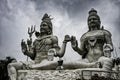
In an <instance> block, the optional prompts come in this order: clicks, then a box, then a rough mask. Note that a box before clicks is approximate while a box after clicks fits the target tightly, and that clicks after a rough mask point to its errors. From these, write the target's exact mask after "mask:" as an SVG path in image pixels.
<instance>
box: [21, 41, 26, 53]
mask: <svg viewBox="0 0 120 80" xmlns="http://www.w3.org/2000/svg"><path fill="white" fill-rule="evenodd" d="M21 48H22V52H23V53H25V52H26V51H27V44H26V43H25V41H24V40H23V39H22V42H21Z"/></svg>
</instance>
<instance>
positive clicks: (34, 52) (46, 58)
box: [8, 14, 69, 80]
mask: <svg viewBox="0 0 120 80" xmlns="http://www.w3.org/2000/svg"><path fill="white" fill-rule="evenodd" d="M52 29H53V28H52V22H51V18H50V16H48V14H45V15H44V16H43V18H42V22H41V25H40V32H36V33H35V35H36V37H37V38H36V39H35V41H34V42H32V38H31V36H32V34H33V33H34V32H35V27H34V28H33V27H31V29H30V28H28V34H29V37H30V39H28V40H27V44H26V43H25V42H24V41H23V40H22V42H21V47H22V52H23V53H24V55H27V56H28V57H30V58H31V59H32V61H27V62H17V63H11V64H9V65H8V72H9V76H10V79H11V80H16V79H17V70H19V69H23V68H24V69H30V68H32V67H31V66H34V68H32V69H37V68H38V67H39V65H38V64H40V65H43V64H44V63H48V64H49V62H51V61H52V60H53V57H54V56H55V57H59V58H61V57H63V55H64V53H65V48H66V43H67V42H68V40H69V36H67V35H66V36H65V38H64V41H63V44H62V47H61V48H60V47H59V46H58V38H57V36H54V35H53V33H52V32H53V31H52ZM49 67H50V68H52V66H49ZM56 67H57V66H56Z"/></svg>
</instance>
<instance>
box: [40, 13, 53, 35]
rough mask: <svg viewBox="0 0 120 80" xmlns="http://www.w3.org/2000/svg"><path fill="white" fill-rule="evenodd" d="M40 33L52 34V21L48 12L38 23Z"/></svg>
mask: <svg viewBox="0 0 120 80" xmlns="http://www.w3.org/2000/svg"><path fill="white" fill-rule="evenodd" d="M40 32H41V34H48V35H50V34H52V22H51V18H50V16H48V14H44V16H43V18H42V22H41V25H40Z"/></svg>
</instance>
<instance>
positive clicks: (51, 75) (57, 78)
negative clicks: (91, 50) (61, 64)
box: [18, 68, 103, 80]
mask: <svg viewBox="0 0 120 80" xmlns="http://www.w3.org/2000/svg"><path fill="white" fill-rule="evenodd" d="M92 71H94V72H92ZM96 73H97V74H98V75H99V76H100V75H101V74H102V73H103V72H101V70H100V69H96V68H95V69H94V68H92V69H91V68H86V69H75V70H18V80H80V79H81V80H82V77H84V79H87V80H89V79H90V78H91V76H92V75H94V74H96Z"/></svg>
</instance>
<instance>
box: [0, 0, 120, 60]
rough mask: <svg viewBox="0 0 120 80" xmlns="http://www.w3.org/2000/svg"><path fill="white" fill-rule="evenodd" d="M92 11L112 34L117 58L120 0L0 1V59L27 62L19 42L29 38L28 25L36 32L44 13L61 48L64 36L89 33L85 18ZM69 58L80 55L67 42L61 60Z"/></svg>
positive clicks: (78, 37)
mask: <svg viewBox="0 0 120 80" xmlns="http://www.w3.org/2000/svg"><path fill="white" fill-rule="evenodd" d="M91 8H95V9H96V10H97V11H98V15H99V16H100V18H101V22H102V24H101V26H102V25H103V26H104V28H105V29H107V30H109V31H110V32H111V33H112V41H113V44H114V47H115V49H116V52H117V55H118V56H119V54H118V52H119V51H120V50H119V49H118V47H119V46H120V36H119V35H120V0H104V1H103V0H0V59H3V58H5V56H12V57H14V58H16V59H17V60H26V56H24V55H23V54H22V52H21V46H20V43H21V40H22V39H24V40H26V39H27V38H29V36H28V34H27V28H28V27H30V26H31V25H36V30H37V31H39V28H40V27H39V25H40V23H41V18H42V16H43V15H44V13H48V14H49V15H51V17H52V18H53V20H52V22H53V33H54V35H56V36H58V38H59V45H60V46H61V45H62V41H63V39H64V35H66V34H69V35H70V36H71V35H74V36H76V38H77V40H79V39H80V37H81V35H82V34H84V33H85V32H86V31H88V27H87V17H88V11H89V10H90V9H91ZM33 39H35V36H33ZM79 44H80V42H79ZM114 53H115V51H114ZM70 58H71V59H73V60H74V59H79V58H80V56H79V55H78V54H77V53H76V52H74V51H73V50H72V48H71V44H70V43H68V45H67V49H66V54H65V56H64V58H63V59H65V60H68V59H70Z"/></svg>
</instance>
